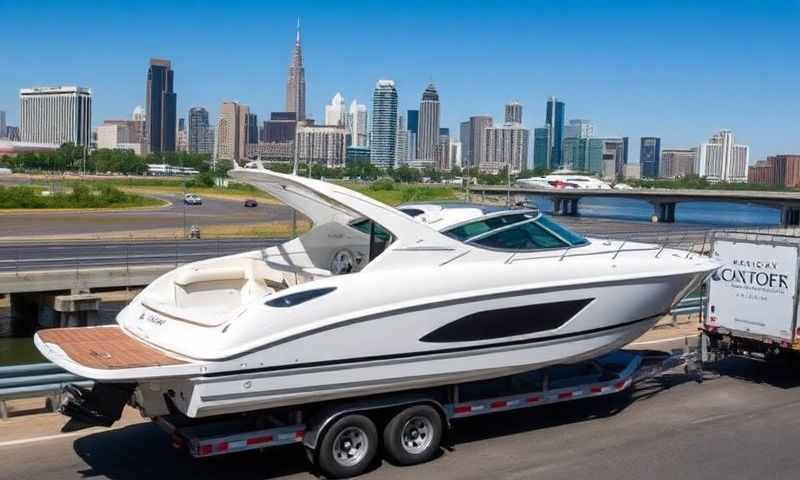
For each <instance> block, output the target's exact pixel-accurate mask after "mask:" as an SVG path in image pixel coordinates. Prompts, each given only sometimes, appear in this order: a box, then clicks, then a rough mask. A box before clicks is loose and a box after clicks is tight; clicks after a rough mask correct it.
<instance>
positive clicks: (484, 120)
mask: <svg viewBox="0 0 800 480" xmlns="http://www.w3.org/2000/svg"><path fill="white" fill-rule="evenodd" d="M491 126H492V117H490V116H488V115H476V116H474V117H469V131H470V147H469V152H470V157H471V158H470V161H471V163H470V167H480V166H481V164H482V163H483V162H484V161H485V158H486V129H487V128H489V127H491Z"/></svg>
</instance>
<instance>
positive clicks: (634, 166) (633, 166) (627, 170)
mask: <svg viewBox="0 0 800 480" xmlns="http://www.w3.org/2000/svg"><path fill="white" fill-rule="evenodd" d="M622 176H623V177H624V178H625V179H628V178H634V179H637V180H638V179H639V178H642V166H641V165H640V164H638V163H628V164H625V166H624V167H623V169H622Z"/></svg>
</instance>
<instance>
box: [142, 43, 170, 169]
mask: <svg viewBox="0 0 800 480" xmlns="http://www.w3.org/2000/svg"><path fill="white" fill-rule="evenodd" d="M173 78H174V74H173V71H172V64H171V63H170V61H169V60H161V59H158V58H151V59H150V68H148V69H147V99H146V100H147V118H146V124H145V125H146V126H145V130H146V132H147V133H146V136H147V145H148V147H149V149H150V152H151V153H160V152H174V151H175V117H176V110H175V109H176V102H177V98H176V95H175V92H174V90H173Z"/></svg>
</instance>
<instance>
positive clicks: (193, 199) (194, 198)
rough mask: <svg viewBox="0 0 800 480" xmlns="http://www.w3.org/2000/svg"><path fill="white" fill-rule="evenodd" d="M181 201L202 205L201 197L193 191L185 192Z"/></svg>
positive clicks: (187, 203)
mask: <svg viewBox="0 0 800 480" xmlns="http://www.w3.org/2000/svg"><path fill="white" fill-rule="evenodd" d="M183 203H185V204H186V205H202V204H203V198H202V197H201V196H200V195H195V194H194V193H187V194H186V195H184V196H183Z"/></svg>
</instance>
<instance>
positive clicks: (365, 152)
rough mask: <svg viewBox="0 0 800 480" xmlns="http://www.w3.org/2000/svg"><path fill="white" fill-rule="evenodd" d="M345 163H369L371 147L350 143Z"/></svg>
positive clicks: (349, 164)
mask: <svg viewBox="0 0 800 480" xmlns="http://www.w3.org/2000/svg"><path fill="white" fill-rule="evenodd" d="M345 155H346V158H345V165H346V166H348V167H349V166H351V165H366V164H368V163H369V147H364V146H360V145H350V146H349V147H347V150H346V153H345Z"/></svg>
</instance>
